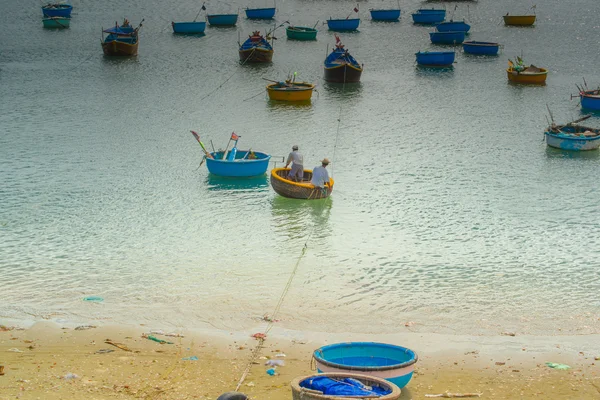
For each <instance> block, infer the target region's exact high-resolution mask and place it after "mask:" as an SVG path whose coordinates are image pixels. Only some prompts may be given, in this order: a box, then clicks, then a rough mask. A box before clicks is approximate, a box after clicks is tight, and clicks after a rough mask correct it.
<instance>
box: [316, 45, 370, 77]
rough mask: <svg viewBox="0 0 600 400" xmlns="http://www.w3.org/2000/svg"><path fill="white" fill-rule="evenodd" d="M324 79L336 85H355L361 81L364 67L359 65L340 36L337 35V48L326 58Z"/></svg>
mask: <svg viewBox="0 0 600 400" xmlns="http://www.w3.org/2000/svg"><path fill="white" fill-rule="evenodd" d="M324 64H325V74H324V79H325V81H327V82H334V83H354V82H359V81H360V76H361V74H362V71H363V65H361V64H359V63H358V61H356V59H355V58H354V57H352V56H351V55H350V53H349V52H348V50H346V49H345V48H344V45H343V44H342V41H341V40H340V37H339V36H338V35H335V48H334V49H333V51H332V52H331V53H330V54H329V55H328V56H327V58H325V61H324Z"/></svg>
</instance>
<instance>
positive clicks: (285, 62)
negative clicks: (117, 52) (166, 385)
mask: <svg viewBox="0 0 600 400" xmlns="http://www.w3.org/2000/svg"><path fill="white" fill-rule="evenodd" d="M384 3H385V2H380V1H378V2H375V1H370V2H361V3H360V8H361V11H360V17H361V18H362V22H361V26H360V31H359V32H358V33H344V34H341V35H340V36H341V38H342V41H343V42H344V43H345V44H346V46H347V48H348V49H349V50H350V52H351V53H352V55H353V56H354V57H355V58H356V59H358V60H359V61H360V62H362V63H364V64H365V70H364V73H363V76H362V82H361V83H360V84H359V85H355V86H346V87H343V86H333V85H328V84H327V83H324V82H323V80H322V74H323V71H322V61H323V59H324V57H325V55H326V51H327V48H328V46H329V48H331V46H332V45H333V43H334V42H335V40H334V38H333V34H332V33H330V32H328V31H327V30H326V26H322V25H321V23H322V21H324V20H325V19H326V18H328V17H330V16H333V17H340V16H341V17H342V18H343V17H345V16H346V15H348V14H349V13H351V9H352V8H353V7H354V3H347V2H343V3H342V2H335V1H320V2H314V1H304V0H288V1H285V2H278V5H277V7H278V14H277V23H281V22H283V21H285V20H289V21H290V22H292V23H294V24H296V25H308V26H312V25H314V24H315V23H316V22H317V21H321V22H319V25H318V26H319V27H320V32H319V35H318V40H317V41H316V42H293V41H288V40H287V39H286V38H285V32H284V31H283V30H282V29H279V30H278V34H276V36H277V37H278V40H276V41H275V55H274V58H273V63H272V64H270V65H266V66H249V65H244V66H240V65H239V62H238V54H237V41H238V35H239V36H240V37H241V38H242V39H243V38H245V37H246V35H247V34H249V33H251V31H252V30H254V29H262V30H263V31H264V29H266V28H268V27H272V26H273V23H272V22H260V21H258V22H256V21H254V22H253V21H249V20H246V19H245V18H244V17H243V15H240V20H239V24H238V26H237V28H224V29H217V28H210V27H207V30H206V33H207V34H206V36H204V37H194V36H192V37H186V36H177V35H173V34H172V30H171V26H170V22H171V20H176V21H184V20H192V19H193V18H194V16H195V14H196V12H197V7H198V3H197V2H192V1H187V0H186V1H181V2H177V3H174V4H168V3H167V2H160V1H154V0H151V1H141V0H135V1H130V2H120V1H113V0H108V1H103V2H86V1H74V2H73V5H74V7H75V10H74V15H73V20H72V22H71V28H70V29H68V30H64V31H52V30H45V29H43V28H42V22H41V11H40V9H39V4H38V3H37V2H35V1H27V2H25V3H22V2H17V1H14V0H10V1H7V0H4V1H3V2H2V5H3V6H4V8H5V9H9V10H11V12H10V13H8V12H7V13H2V14H1V15H0V22H1V24H2V26H3V29H4V36H3V40H2V41H0V99H1V100H0V131H1V132H2V133H1V135H0V182H1V183H2V184H1V185H0V204H1V207H0V271H1V272H2V273H1V274H0V319H6V320H8V319H16V320H22V321H31V320H40V319H51V320H58V321H90V320H96V321H99V322H106V323H146V324H152V325H154V326H160V327H163V326H179V327H188V328H193V327H205V326H211V327H215V328H219V329H227V330H239V329H249V328H250V327H253V326H254V325H256V324H257V319H258V318H260V317H262V316H263V315H264V314H265V313H271V312H272V311H273V309H274V308H275V305H276V303H277V300H278V298H279V296H280V295H281V293H282V291H283V289H284V287H285V284H286V282H287V280H288V278H289V276H290V273H291V272H292V270H293V268H294V266H295V264H296V262H297V260H298V257H299V256H300V255H301V251H302V248H303V246H304V245H305V243H306V246H307V251H306V255H305V256H304V258H303V259H302V260H301V261H300V264H299V266H298V270H297V273H296V275H295V277H294V280H293V283H292V286H291V288H290V290H289V293H288V294H287V296H286V298H285V302H284V303H283V306H282V309H281V313H280V315H279V316H278V318H279V319H281V322H280V323H279V326H282V327H285V328H289V329H299V330H304V329H310V330H315V331H336V332H365V333H375V332H377V333H393V332H399V331H404V330H413V331H420V332H445V333H457V334H462V333H475V334H497V333H499V332H503V331H507V330H512V331H518V332H519V333H531V334H569V333H573V334H582V333H598V332H600V294H599V293H600V277H599V272H598V266H599V265H600V262H599V261H598V256H599V255H600V250H599V249H600V239H599V237H600V224H599V217H600V202H599V200H598V195H599V193H600V191H599V183H598V172H599V171H600V156H599V154H598V151H596V152H590V153H581V154H579V153H565V152H561V151H555V150H551V149H547V148H546V146H545V144H544V143H543V141H542V140H543V135H542V132H543V129H544V127H545V126H546V124H547V122H546V117H545V116H546V115H547V114H548V113H547V111H546V104H547V105H548V107H549V108H550V109H551V110H552V112H553V114H554V118H555V119H556V120H557V121H558V122H560V121H570V120H573V119H575V118H579V117H581V116H582V115H583V114H582V113H581V111H580V108H579V106H578V102H577V100H572V101H571V100H570V98H569V97H570V95H571V94H573V93H576V88H575V84H580V83H582V78H583V77H585V79H586V81H587V82H588V84H589V85H590V86H592V85H593V86H596V85H600V69H598V56H597V52H596V51H595V50H594V49H595V48H596V47H597V44H598V43H599V42H600V22H599V21H598V18H597V12H598V4H597V1H596V0H576V1H572V2H568V3H565V2H560V1H548V2H544V4H538V8H537V14H538V22H537V24H536V26H535V27H534V28H511V27H505V26H504V25H502V24H501V23H500V22H501V16H502V15H504V14H506V12H509V11H510V12H511V14H518V13H524V12H526V11H527V6H525V5H523V2H521V1H516V0H510V1H504V2H502V4H501V5H500V4H498V3H500V2H496V1H492V0H480V1H479V2H475V3H468V4H469V10H468V14H467V8H466V5H467V3H459V8H458V10H457V11H456V14H455V17H456V18H457V19H458V18H462V17H465V16H468V17H469V22H470V24H471V25H472V28H471V35H470V39H472V40H482V41H498V42H500V43H502V44H503V45H504V48H503V50H502V51H503V52H502V54H501V55H500V56H499V57H494V58H478V57H470V56H467V55H465V54H463V53H462V52H461V53H458V54H457V63H456V64H455V66H454V68H453V69H451V70H445V71H435V70H422V69H417V68H415V65H414V60H415V57H414V53H415V52H416V51H419V50H427V49H438V50H439V49H440V47H435V46H432V45H431V44H430V43H429V38H428V35H427V33H428V32H429V31H431V28H428V27H420V26H415V25H413V24H412V20H411V18H410V15H409V14H410V11H412V10H415V9H417V8H419V7H422V6H427V7H428V6H431V5H436V6H440V5H443V4H442V3H421V2H417V1H404V2H402V4H401V8H402V10H403V11H402V16H401V20H400V22H398V23H375V22H371V21H370V17H369V15H368V12H367V10H368V8H370V7H377V8H380V7H382V6H383V4H384ZM392 3H393V2H392ZM392 3H390V4H392ZM237 4H239V5H240V6H245V5H246V3H242V2H239V3H233V2H232V3H228V4H225V3H218V5H217V3H216V2H215V4H207V7H208V9H209V12H211V13H222V12H230V11H234V10H235V9H237ZM394 4H395V3H394ZM454 4H455V3H448V4H447V7H448V9H449V14H450V13H451V10H452V9H453V5H454ZM254 5H255V6H264V4H254ZM392 6H393V4H392ZM242 14H243V11H242ZM124 16H126V17H127V18H129V19H130V20H131V21H132V22H133V23H134V24H137V23H138V22H139V21H140V20H141V19H142V18H144V19H145V21H144V26H143V28H142V31H141V36H140V48H139V56H138V57H136V58H132V59H124V60H122V59H109V58H105V57H103V55H102V50H101V48H100V33H101V28H102V27H105V28H106V27H108V26H111V25H112V24H113V23H114V22H115V21H116V20H119V21H120V20H122V18H123V17H124ZM520 54H523V57H524V58H525V61H526V62H530V63H533V64H535V65H537V66H541V67H547V68H548V69H549V71H550V73H549V77H548V84H547V85H546V86H543V87H523V86H515V85H511V84H509V83H507V79H506V73H505V72H504V69H505V67H506V60H507V58H509V57H510V58H514V56H516V55H520ZM294 71H297V72H298V78H299V79H302V80H307V81H311V82H317V84H318V93H315V94H314V97H313V100H312V103H311V104H309V105H302V106H292V105H286V104H276V103H271V102H269V101H268V100H267V99H266V95H265V92H264V86H265V84H266V81H264V80H262V79H261V78H267V79H275V80H281V79H283V78H285V77H286V76H287V75H288V73H290V72H294ZM338 118H339V119H340V121H339V123H338ZM586 123H587V124H589V125H591V126H596V127H598V126H600V115H595V116H593V117H592V118H590V119H589V120H588V121H587V122H586ZM190 129H194V130H197V131H198V132H199V133H200V135H201V137H202V139H203V141H204V143H205V144H207V146H210V142H211V141H212V142H213V143H214V146H215V147H216V148H222V147H224V146H225V144H226V143H227V140H228V138H229V135H230V133H231V132H232V131H235V132H236V133H238V134H239V135H240V136H241V139H240V147H241V148H248V147H251V148H253V149H254V150H257V151H265V152H268V153H270V154H273V155H274V157H273V159H276V158H277V157H275V156H281V155H286V154H287V153H288V152H289V151H290V149H291V146H292V145H293V144H298V145H299V146H300V151H301V152H302V153H303V154H304V157H305V160H306V162H307V166H309V167H313V166H315V165H317V164H318V161H319V160H320V159H322V158H323V157H328V158H330V159H332V161H333V162H332V164H331V165H330V172H331V173H332V174H333V177H334V178H335V180H336V186H335V190H334V193H333V195H332V197H331V198H330V199H329V200H327V201H318V202H316V201H315V202H302V201H293V200H288V199H284V198H281V197H279V196H277V195H276V194H275V193H274V192H273V190H272V189H271V188H270V185H269V182H268V178H267V176H265V177H260V178H256V179H251V180H246V181H242V182H240V181H235V180H230V179H221V178H217V177H212V176H209V175H208V173H207V170H206V166H205V165H203V166H201V167H200V168H198V164H199V162H200V160H201V150H200V147H199V146H198V145H197V143H196V142H195V140H194V138H193V137H192V135H191V134H190V133H189V130H190ZM273 165H274V164H272V166H273ZM277 165H279V166H281V163H279V164H277ZM86 296H101V297H102V298H104V301H103V302H101V303H95V302H94V303H90V302H84V301H82V299H83V297H86ZM408 321H411V322H414V325H412V326H411V327H408V328H407V327H405V326H404V324H405V323H406V322H408ZM409 325H411V324H409Z"/></svg>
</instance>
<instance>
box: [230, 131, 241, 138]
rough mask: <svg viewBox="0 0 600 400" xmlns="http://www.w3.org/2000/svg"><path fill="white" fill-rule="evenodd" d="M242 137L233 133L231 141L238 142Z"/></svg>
mask: <svg viewBox="0 0 600 400" xmlns="http://www.w3.org/2000/svg"><path fill="white" fill-rule="evenodd" d="M239 138H240V137H239V135H238V134H237V133H235V132H231V140H238V139H239Z"/></svg>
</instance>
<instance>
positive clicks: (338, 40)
mask: <svg viewBox="0 0 600 400" xmlns="http://www.w3.org/2000/svg"><path fill="white" fill-rule="evenodd" d="M339 42H341V39H340V37H339V36H338V35H335V43H336V44H338V43H339Z"/></svg>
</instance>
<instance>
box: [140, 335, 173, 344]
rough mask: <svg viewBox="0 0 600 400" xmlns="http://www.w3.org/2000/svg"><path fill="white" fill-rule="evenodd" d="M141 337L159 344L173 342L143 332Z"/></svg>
mask: <svg viewBox="0 0 600 400" xmlns="http://www.w3.org/2000/svg"><path fill="white" fill-rule="evenodd" d="M142 337H143V338H144V339H148V340H153V341H155V342H156V343H160V344H173V342H167V341H166V340H163V339H159V338H157V337H156V336H152V335H145V334H144V335H142Z"/></svg>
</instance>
